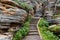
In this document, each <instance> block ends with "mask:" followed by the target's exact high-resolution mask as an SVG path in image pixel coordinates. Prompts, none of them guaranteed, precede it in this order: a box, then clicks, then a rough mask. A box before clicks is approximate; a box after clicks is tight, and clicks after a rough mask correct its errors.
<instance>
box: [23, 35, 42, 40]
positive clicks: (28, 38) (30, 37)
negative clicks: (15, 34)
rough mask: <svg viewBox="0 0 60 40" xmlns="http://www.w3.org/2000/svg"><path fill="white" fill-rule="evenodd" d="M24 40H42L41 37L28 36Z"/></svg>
mask: <svg viewBox="0 0 60 40" xmlns="http://www.w3.org/2000/svg"><path fill="white" fill-rule="evenodd" d="M22 40H41V39H40V37H39V35H28V36H26V37H25V38H24V39H22Z"/></svg>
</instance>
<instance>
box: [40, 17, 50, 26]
mask: <svg viewBox="0 0 60 40" xmlns="http://www.w3.org/2000/svg"><path fill="white" fill-rule="evenodd" d="M39 26H40V27H43V26H45V27H48V26H49V24H48V22H47V21H46V20H45V19H43V18H42V19H41V20H40V22H39Z"/></svg>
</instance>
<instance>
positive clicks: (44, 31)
mask: <svg viewBox="0 0 60 40" xmlns="http://www.w3.org/2000/svg"><path fill="white" fill-rule="evenodd" d="M45 22H46V21H45V20H43V19H41V20H40V22H39V24H38V26H39V30H40V33H41V36H42V38H43V40H59V38H58V37H57V36H56V35H54V34H53V32H50V31H49V30H48V23H45Z"/></svg>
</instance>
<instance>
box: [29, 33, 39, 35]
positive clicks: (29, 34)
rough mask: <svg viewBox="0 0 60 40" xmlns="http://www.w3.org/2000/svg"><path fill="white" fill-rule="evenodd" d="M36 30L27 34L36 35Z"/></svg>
mask: <svg viewBox="0 0 60 40" xmlns="http://www.w3.org/2000/svg"><path fill="white" fill-rule="evenodd" d="M38 34H39V33H38V32H29V35H38Z"/></svg>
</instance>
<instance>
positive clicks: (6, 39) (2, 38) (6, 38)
mask: <svg viewBox="0 0 60 40" xmlns="http://www.w3.org/2000/svg"><path fill="white" fill-rule="evenodd" d="M0 40H12V36H11V35H8V36H7V35H1V34H0Z"/></svg>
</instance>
